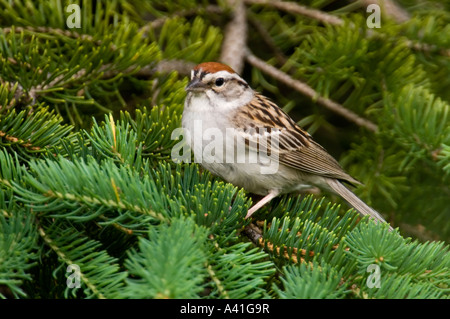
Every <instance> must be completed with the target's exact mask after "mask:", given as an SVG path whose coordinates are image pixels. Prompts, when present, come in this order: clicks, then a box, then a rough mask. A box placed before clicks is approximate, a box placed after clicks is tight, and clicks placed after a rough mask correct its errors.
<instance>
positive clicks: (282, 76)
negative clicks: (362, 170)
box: [246, 51, 378, 132]
mask: <svg viewBox="0 0 450 319" xmlns="http://www.w3.org/2000/svg"><path fill="white" fill-rule="evenodd" d="M246 59H247V61H248V62H249V63H250V64H251V65H253V66H254V67H257V68H258V69H260V70H262V71H263V72H265V73H267V74H269V75H270V76H272V77H273V78H274V79H276V80H278V81H281V82H283V83H284V84H286V85H288V86H290V87H292V88H293V89H295V90H296V91H298V92H300V93H302V94H303V95H305V96H307V97H309V98H310V99H311V100H313V101H316V102H317V103H319V104H320V105H322V106H324V107H326V108H327V109H329V110H331V111H333V112H335V113H337V114H339V115H341V116H342V117H344V118H346V119H347V120H349V121H351V122H353V123H355V124H357V125H358V126H361V127H364V128H366V129H368V130H370V131H372V132H376V131H377V130H378V127H377V125H375V124H374V123H372V122H371V121H369V120H367V119H364V118H362V117H360V116H359V115H357V114H356V113H354V112H352V111H350V110H349V109H346V108H345V107H344V106H342V105H341V104H339V103H337V102H335V101H332V100H330V99H327V98H324V97H322V96H320V95H319V93H317V92H316V91H315V90H314V89H313V88H311V87H310V86H309V85H308V84H306V83H303V82H301V81H299V80H296V79H293V78H292V77H291V76H289V75H288V74H286V73H284V72H282V71H280V70H278V69H277V68H275V67H273V66H271V65H270V64H268V63H266V62H264V61H263V60H261V59H259V58H257V57H256V56H254V55H253V54H252V53H251V52H250V51H247V56H246Z"/></svg>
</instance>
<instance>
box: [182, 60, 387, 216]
mask: <svg viewBox="0 0 450 319" xmlns="http://www.w3.org/2000/svg"><path fill="white" fill-rule="evenodd" d="M186 91H187V96H186V100H185V105H184V111H183V117H182V126H183V129H184V131H185V134H186V136H187V138H186V139H187V142H188V144H189V145H190V147H191V149H192V150H193V151H194V155H195V157H196V158H197V160H198V159H199V157H202V158H200V162H201V165H202V166H203V167H204V168H206V169H207V170H209V171H210V172H212V173H213V174H215V175H218V176H220V177H222V178H223V179H224V180H225V181H227V182H230V183H232V184H234V185H235V186H239V187H243V188H244V189H245V190H247V191H249V192H251V193H254V194H258V195H264V198H262V199H261V200H260V201H259V202H258V203H256V204H255V205H254V206H253V207H251V208H250V209H249V210H248V213H247V216H246V218H248V217H250V216H251V215H252V214H253V213H254V212H255V211H257V210H258V209H259V208H261V207H262V206H263V205H265V204H266V203H268V202H269V201H270V200H272V199H273V198H274V197H276V196H278V195H279V194H283V193H290V192H294V191H299V190H302V189H308V188H311V187H314V186H317V187H319V188H322V189H325V190H328V191H331V192H333V193H336V194H338V195H340V196H341V197H343V198H344V199H345V200H346V201H347V202H348V203H349V204H350V205H352V206H353V207H354V208H355V209H356V210H358V211H359V212H360V213H361V214H362V215H369V216H370V217H371V218H373V219H375V220H376V221H382V222H384V219H383V218H382V217H381V216H380V214H378V213H377V212H376V211H375V210H374V209H372V208H370V207H369V206H368V205H366V204H365V203H364V202H363V201H362V200H360V199H359V198H358V197H357V196H356V195H355V194H353V193H352V192H351V191H350V190H349V189H347V188H346V187H345V186H344V185H343V184H342V182H347V183H349V184H360V183H359V182H358V181H357V180H356V179H354V178H353V177H351V176H350V175H348V174H347V173H346V172H344V170H343V169H342V168H341V166H340V165H339V163H338V162H337V161H336V160H335V159H334V158H333V157H332V156H331V155H329V154H328V153H327V151H326V150H325V149H324V148H323V147H322V146H320V145H319V144H317V143H316V142H314V141H313V139H312V137H311V136H310V135H309V134H308V133H307V132H306V131H304V130H303V129H301V128H300V127H299V126H298V125H297V124H296V123H295V122H294V121H293V120H292V119H291V118H290V117H289V116H288V115H287V114H286V113H284V112H283V111H282V110H281V109H280V108H279V107H278V106H277V105H276V104H275V103H273V102H271V101H270V100H269V99H268V98H266V97H264V96H263V95H261V94H259V93H257V92H255V91H253V90H252V88H250V86H249V85H248V84H247V82H246V81H245V80H243V79H242V78H241V77H240V76H239V75H238V74H236V72H235V71H234V70H233V69H231V68H230V67H229V66H227V65H224V64H221V63H216V62H205V63H201V64H199V65H197V66H196V67H195V68H194V69H193V70H192V73H191V81H190V83H189V84H188V86H187V87H186ZM195 132H197V133H195ZM207 132H209V133H207ZM211 132H212V133H211ZM199 133H200V136H198V135H199ZM206 133H207V134H206ZM193 135H196V136H193ZM212 137H214V138H215V139H222V141H219V142H221V143H218V144H217V143H216V144H215V146H216V147H215V150H214V152H212V151H211V149H208V150H207V148H208V147H209V148H210V144H208V142H210V141H211V140H212ZM268 139H271V140H268ZM239 141H241V142H243V145H244V147H243V148H242V147H241V148H240V149H239V147H238V146H239ZM216 142H217V141H216ZM217 145H218V146H217ZM262 153H265V154H262ZM230 154H231V155H230ZM260 155H264V156H260ZM224 156H226V157H227V158H226V160H225V158H224ZM252 156H253V157H252ZM249 158H253V159H255V158H256V159H257V160H256V161H255V160H253V161H252V160H249ZM230 159H231V160H230ZM268 159H269V161H267V160H268ZM274 163H275V164H276V167H277V169H276V170H275V171H272V172H270V173H267V172H266V173H264V172H263V169H264V168H268V166H269V165H272V164H274Z"/></svg>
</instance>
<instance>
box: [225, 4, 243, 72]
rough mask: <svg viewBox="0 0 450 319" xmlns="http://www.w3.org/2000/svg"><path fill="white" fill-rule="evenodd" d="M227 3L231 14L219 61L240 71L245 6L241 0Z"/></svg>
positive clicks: (241, 66) (241, 68)
mask: <svg viewBox="0 0 450 319" xmlns="http://www.w3.org/2000/svg"><path fill="white" fill-rule="evenodd" d="M228 3H229V5H230V7H231V8H233V9H232V10H233V16H232V19H231V20H230V21H229V22H228V24H227V26H226V27H225V32H224V35H225V36H224V39H223V42H222V52H221V54H220V61H221V62H223V63H225V64H228V65H229V66H230V67H231V68H233V69H234V70H235V71H236V72H237V73H242V70H243V68H244V59H245V48H246V46H247V16H246V8H245V5H244V2H243V1H242V0H228Z"/></svg>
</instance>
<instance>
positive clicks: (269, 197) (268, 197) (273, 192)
mask: <svg viewBox="0 0 450 319" xmlns="http://www.w3.org/2000/svg"><path fill="white" fill-rule="evenodd" d="M279 194H280V191H279V190H276V189H272V190H271V191H270V192H269V194H267V195H266V196H264V198H263V199H261V200H260V201H259V202H257V203H256V204H255V205H253V206H252V207H251V208H250V209H249V210H248V213H247V216H245V218H246V219H247V218H249V217H250V216H252V215H253V213H254V212H256V211H257V210H258V209H260V208H261V207H263V206H264V205H266V204H267V203H268V202H270V201H271V200H272V199H274V198H275V197H277V196H278V195H279Z"/></svg>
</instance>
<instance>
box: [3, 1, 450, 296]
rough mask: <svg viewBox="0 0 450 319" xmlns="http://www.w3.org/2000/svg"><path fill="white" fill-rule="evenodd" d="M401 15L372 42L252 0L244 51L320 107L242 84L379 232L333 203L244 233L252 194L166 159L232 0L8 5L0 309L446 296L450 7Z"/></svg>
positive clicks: (297, 205) (364, 32)
mask: <svg viewBox="0 0 450 319" xmlns="http://www.w3.org/2000/svg"><path fill="white" fill-rule="evenodd" d="M69 3H78V4H80V8H81V21H82V23H81V28H79V29H77V28H72V29H70V28H69V27H68V26H67V23H66V19H67V18H68V16H69V15H70V12H67V11H66V8H67V5H68V4H69ZM399 3H400V5H402V6H403V7H404V8H406V10H407V12H408V13H409V15H410V18H409V19H408V20H407V21H405V22H403V23H399V22H398V21H396V20H395V18H393V17H391V16H389V15H388V16H383V18H382V28H380V29H369V28H368V27H367V25H366V17H367V14H366V12H365V8H364V7H358V4H355V2H352V3H351V4H349V5H346V4H343V3H342V2H339V1H322V0H311V1H304V2H302V4H303V5H306V6H308V7H310V8H315V9H320V10H322V11H323V12H324V13H328V14H331V15H333V16H335V17H339V18H340V19H341V21H342V25H331V24H327V23H322V22H319V21H318V20H317V19H315V18H312V17H305V16H302V15H300V14H297V13H295V12H290V11H289V12H286V11H283V10H281V9H280V10H278V9H276V8H274V7H272V6H270V5H262V4H257V5H249V4H246V8H247V12H246V16H247V19H248V22H249V24H248V31H249V32H248V41H247V45H248V47H249V49H250V50H251V51H252V52H253V54H255V55H256V56H258V57H260V58H262V59H264V60H265V61H267V62H268V63H269V64H271V65H273V66H275V67H277V68H278V69H280V70H282V71H284V72H286V73H287V74H288V75H289V76H291V77H292V78H293V79H296V80H301V81H304V82H306V83H307V84H308V85H310V86H311V87H312V88H313V89H314V90H315V91H316V92H317V96H316V97H315V98H314V99H313V100H310V99H309V98H307V97H305V96H303V95H301V94H300V93H298V92H297V91H295V90H293V89H292V88H290V87H289V88H288V87H286V86H285V85H284V84H283V83H281V82H276V81H275V80H274V79H273V78H272V77H271V75H270V74H266V73H263V72H262V71H261V70H260V69H259V68H257V67H253V66H251V65H250V64H246V65H245V68H244V71H243V74H242V75H243V77H244V78H245V79H246V80H247V81H248V83H249V84H251V86H252V87H253V88H255V89H257V90H259V91H261V92H262V93H263V94H265V95H267V96H269V97H270V98H272V99H273V100H274V101H275V102H276V103H277V104H279V105H280V106H281V107H283V109H284V110H285V111H286V112H289V114H290V115H291V116H292V117H293V118H294V119H295V120H297V121H298V122H299V123H300V124H301V125H303V126H305V128H306V129H307V130H308V131H309V132H310V133H314V137H315V139H316V140H317V141H318V142H320V143H321V144H322V145H324V146H325V148H326V149H328V150H329V151H330V153H332V155H334V156H335V157H336V158H338V159H339V158H340V159H341V160H340V162H341V164H342V165H343V166H344V167H345V168H346V170H348V171H349V173H350V174H352V175H353V176H354V177H355V178H357V179H358V180H361V181H362V182H363V183H364V185H361V186H358V188H356V189H355V192H356V193H357V194H358V195H359V196H360V197H361V198H362V199H363V200H364V201H366V202H367V203H368V204H370V205H371V206H373V207H374V208H376V209H377V210H379V211H380V213H382V214H383V215H384V216H385V217H386V219H387V220H388V221H389V222H390V223H391V224H392V225H393V226H394V227H395V228H396V229H395V230H394V231H392V232H390V231H389V230H388V228H387V226H386V225H381V224H377V225H376V224H374V223H373V222H370V221H368V220H367V219H365V218H363V219H360V218H359V215H358V213H356V212H355V211H354V210H347V208H348V207H347V206H344V205H345V204H344V203H342V202H341V201H340V199H338V198H334V197H331V196H329V195H328V194H324V196H322V195H296V194H290V195H284V196H281V197H279V198H276V199H274V200H273V201H272V202H271V203H270V204H268V205H266V206H265V207H264V208H262V209H261V210H259V211H258V212H257V213H256V214H255V215H254V217H253V218H252V219H248V220H247V219H244V216H245V215H246V213H247V210H248V208H249V207H250V206H251V205H252V203H254V202H255V200H251V199H250V196H249V194H247V193H246V192H245V191H244V190H243V189H239V188H237V187H234V186H233V185H231V184H228V183H225V182H224V181H223V180H221V179H220V178H218V177H215V176H212V175H211V174H210V173H209V172H207V171H204V170H203V169H202V168H201V167H200V166H199V165H198V164H195V163H187V162H189V160H190V159H191V155H190V154H187V155H186V154H185V155H186V156H185V157H183V160H181V161H179V160H178V161H177V160H174V158H173V154H177V155H179V153H177V152H178V151H180V150H181V149H180V146H181V145H182V144H181V142H182V137H179V136H178V137H177V136H176V134H175V135H174V130H175V129H177V128H179V127H180V124H181V115H182V110H183V105H184V98H185V90H184V87H185V86H186V84H187V82H188V78H187V77H186V76H185V75H187V74H188V71H186V70H184V69H183V68H181V67H177V65H178V66H179V65H182V66H190V65H191V64H195V63H199V62H204V61H216V60H219V59H220V51H221V50H222V49H223V47H222V44H223V39H224V37H225V36H226V34H225V33H226V24H227V23H228V21H229V19H230V18H231V17H232V16H233V14H232V10H231V9H230V8H229V7H227V6H226V2H224V1H219V2H217V3H210V2H208V1H193V0H192V1H144V0H142V1H141V0H139V1H115V0H114V1H103V0H102V1H88V0H80V1H62V0H46V1H38V2H37V1H31V0H21V1H14V4H11V1H6V0H0V26H1V28H0V297H1V298H57V299H59V298H210V299H211V298H224V299H226V298H231V299H237V298H379V299H382V298H394V299H395V298H448V297H449V292H450V270H449V269H450V253H449V246H448V240H449V238H450V223H449V222H448V221H449V217H450V206H449V204H448V201H449V198H450V190H449V186H448V185H449V184H450V183H449V178H450V118H449V102H450V95H449V92H450V91H449V90H448V88H449V85H450V77H449V75H448V70H449V68H450V60H449V58H448V56H449V55H448V52H449V50H450V42H449V37H448V34H449V31H450V30H449V25H450V24H449V21H450V14H449V9H450V6H449V5H448V3H443V2H439V1H433V0H428V1H425V2H423V3H422V2H421V1H417V0H412V1H399ZM258 26H259V27H258ZM261 30H265V33H264V32H261ZM174 69H175V70H179V71H180V72H179V73H177V72H173V70H174ZM319 96H320V97H328V98H330V99H332V100H333V101H335V102H337V103H339V104H340V105H341V106H342V107H343V108H346V109H349V110H351V111H353V112H354V113H355V114H358V115H359V116H362V117H364V118H366V119H368V120H370V121H372V122H373V123H374V124H376V126H377V127H378V130H377V131H376V132H372V131H369V130H366V129H365V128H364V127H359V126H358V125H355V124H353V123H349V122H348V121H346V120H345V121H344V120H342V118H341V117H340V116H338V115H335V114H334V113H333V112H331V111H330V110H326V109H324V108H323V106H322V105H321V104H320V103H316V102H317V97H319ZM176 147H178V149H177V148H176ZM340 204H342V206H341V205H340ZM256 220H258V222H257V221H256ZM259 220H260V222H259ZM75 265H76V266H78V267H79V269H80V271H81V273H80V277H79V279H80V288H71V287H70V286H69V285H68V284H67V283H68V282H73V280H74V277H73V275H74V274H75V273H74V272H73V269H72V270H71V269H70V267H73V266H75ZM68 267H69V268H68ZM378 284H379V286H377V285H378ZM377 287H379V288H377Z"/></svg>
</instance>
